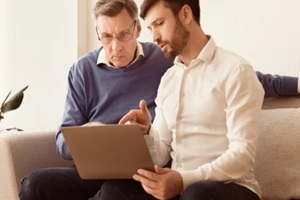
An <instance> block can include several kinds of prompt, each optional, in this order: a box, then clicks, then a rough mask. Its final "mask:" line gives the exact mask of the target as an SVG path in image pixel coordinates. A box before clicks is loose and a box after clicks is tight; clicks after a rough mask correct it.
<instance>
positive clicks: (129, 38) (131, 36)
mask: <svg viewBox="0 0 300 200" xmlns="http://www.w3.org/2000/svg"><path fill="white" fill-rule="evenodd" d="M136 22H137V20H134V21H133V22H132V24H131V26H132V25H133V30H132V32H131V33H129V32H127V31H121V32H120V33H118V34H117V36H113V35H111V34H109V33H105V32H104V33H105V34H106V35H107V36H105V37H100V36H99V35H101V34H103V33H101V32H100V28H99V27H98V26H96V27H95V29H96V34H97V36H98V40H99V41H100V42H101V43H102V44H110V43H111V42H112V41H113V40H114V39H118V41H120V42H128V41H130V40H131V39H132V38H133V35H134V31H135V27H136ZM130 29H131V27H130ZM121 34H128V35H126V36H125V37H128V38H126V39H125V40H124V39H120V37H121V36H120V35H121ZM103 38H105V39H106V40H107V39H108V38H109V39H108V41H107V42H105V41H104V42H103Z"/></svg>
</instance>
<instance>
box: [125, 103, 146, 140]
mask: <svg viewBox="0 0 300 200" xmlns="http://www.w3.org/2000/svg"><path fill="white" fill-rule="evenodd" d="M126 122H130V123H131V124H137V125H139V127H140V129H141V130H142V133H143V134H148V132H149V129H150V125H151V114H150V112H149V110H148V108H147V104H146V101H145V100H141V101H140V109H135V110H131V111H129V112H128V113H127V114H126V115H124V116H123V117H122V119H121V120H120V121H119V124H125V123H126Z"/></svg>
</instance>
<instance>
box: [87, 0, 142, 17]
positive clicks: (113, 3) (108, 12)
mask: <svg viewBox="0 0 300 200" xmlns="http://www.w3.org/2000/svg"><path fill="white" fill-rule="evenodd" d="M124 8H125V9H126V10H127V11H128V13H129V15H130V16H131V17H132V18H133V19H134V20H138V7H137V5H136V3H135V2H134V1H133V0H98V1H97V2H96V4H95V6H94V8H93V19H94V21H95V22H96V20H97V18H98V17H99V16H100V15H105V16H108V17H114V16H116V15H118V14H119V13H120V12H121V11H122V10H123V9H124Z"/></svg>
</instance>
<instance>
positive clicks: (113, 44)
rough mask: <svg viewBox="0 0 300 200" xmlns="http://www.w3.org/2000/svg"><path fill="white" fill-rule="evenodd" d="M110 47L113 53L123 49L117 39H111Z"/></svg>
mask: <svg viewBox="0 0 300 200" xmlns="http://www.w3.org/2000/svg"><path fill="white" fill-rule="evenodd" d="M111 47H112V49H113V50H114V51H119V50H121V49H122V48H123V43H122V42H120V40H119V39H118V38H113V40H112V41H111Z"/></svg>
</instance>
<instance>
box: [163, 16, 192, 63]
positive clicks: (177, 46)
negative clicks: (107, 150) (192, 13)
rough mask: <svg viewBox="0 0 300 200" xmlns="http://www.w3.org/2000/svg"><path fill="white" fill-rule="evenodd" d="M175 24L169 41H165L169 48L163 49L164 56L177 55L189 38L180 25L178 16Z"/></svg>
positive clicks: (185, 30)
mask: <svg viewBox="0 0 300 200" xmlns="http://www.w3.org/2000/svg"><path fill="white" fill-rule="evenodd" d="M176 24H177V26H176V28H175V30H174V31H173V33H174V34H173V38H172V39H171V42H166V43H167V44H169V46H170V48H171V49H170V50H169V51H164V55H165V57H166V58H175V57H176V56H178V55H179V54H180V53H181V52H182V51H183V49H184V48H185V47H186V45H187V43H188V40H189V38H190V33H189V32H188V30H187V29H186V28H185V27H184V26H183V25H182V23H181V21H180V20H179V19H178V18H177V19H176ZM158 43H159V42H158Z"/></svg>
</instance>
